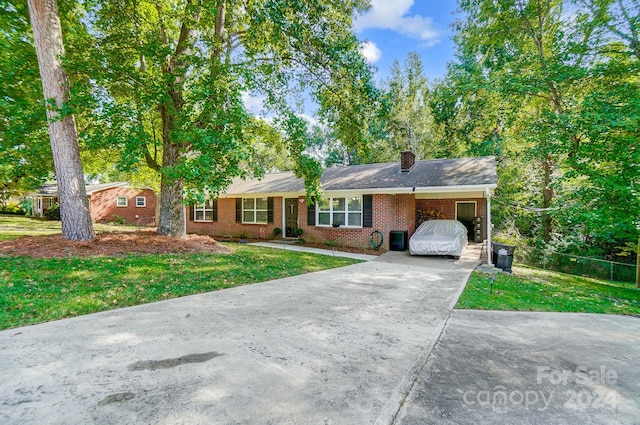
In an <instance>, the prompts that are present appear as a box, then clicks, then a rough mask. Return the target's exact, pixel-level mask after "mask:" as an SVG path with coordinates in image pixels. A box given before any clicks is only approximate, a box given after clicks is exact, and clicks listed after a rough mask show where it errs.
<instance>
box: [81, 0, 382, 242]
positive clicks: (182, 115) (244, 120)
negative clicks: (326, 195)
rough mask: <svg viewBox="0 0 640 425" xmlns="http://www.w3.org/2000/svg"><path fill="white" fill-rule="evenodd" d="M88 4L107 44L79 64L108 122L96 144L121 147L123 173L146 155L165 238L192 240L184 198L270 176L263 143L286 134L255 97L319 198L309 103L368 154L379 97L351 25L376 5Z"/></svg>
mask: <svg viewBox="0 0 640 425" xmlns="http://www.w3.org/2000/svg"><path fill="white" fill-rule="evenodd" d="M88 6H89V8H90V10H89V13H88V14H87V15H86V16H87V25H88V26H89V28H90V32H91V33H92V34H93V35H94V37H95V43H94V45H95V46H96V47H95V48H93V49H89V50H88V51H87V52H90V53H86V54H85V55H84V57H83V58H77V62H76V64H75V67H74V69H77V70H79V72H82V70H86V72H87V75H88V76H90V78H88V79H85V81H86V84H85V85H84V86H82V88H83V92H84V93H85V94H86V96H87V97H89V95H90V97H92V98H93V99H95V103H96V106H95V108H94V111H93V112H94V114H96V116H97V123H96V125H94V126H93V130H92V131H91V132H88V133H87V138H86V140H87V142H88V143H89V144H91V145H92V146H93V147H103V148H113V147H114V146H118V147H119V148H120V153H121V158H122V164H124V165H127V166H131V167H136V166H137V164H138V163H139V161H140V159H141V158H144V160H145V162H146V163H147V165H148V167H149V168H151V169H153V170H157V171H158V172H159V173H160V175H161V184H160V186H161V199H160V217H159V226H158V232H159V233H161V234H166V235H172V236H182V235H183V234H184V216H183V211H184V209H183V194H185V193H186V194H187V196H188V197H197V196H198V194H201V193H202V192H203V191H208V192H209V193H211V194H214V195H215V194H217V193H219V192H220V191H222V190H224V189H225V188H226V187H227V185H228V184H229V183H230V182H231V180H232V179H233V178H234V177H235V176H246V175H260V173H261V172H262V167H263V165H264V164H262V163H261V162H260V161H255V158H258V157H260V153H259V152H258V151H259V150H260V147H259V146H256V143H253V142H252V139H253V138H256V137H257V138H259V139H261V140H262V141H263V142H264V145H263V146H266V144H268V143H271V142H272V141H273V139H274V138H276V139H277V137H276V136H275V134H274V133H272V132H270V131H266V129H265V123H264V122H259V121H257V120H255V119H254V118H252V117H251V115H250V114H249V113H248V112H247V110H246V108H245V106H244V104H243V102H242V96H243V95H244V94H246V93H250V94H254V95H259V96H262V97H263V98H264V106H265V109H266V110H267V112H268V114H269V115H270V117H271V122H272V126H273V127H274V128H275V129H276V130H277V132H278V133H279V134H280V135H281V137H282V142H283V144H284V146H286V148H287V151H288V152H289V154H290V157H291V158H292V160H293V161H294V171H295V173H296V174H297V175H298V176H300V177H304V178H305V181H306V184H307V188H308V191H309V193H313V192H314V191H318V190H319V178H320V174H321V172H322V169H321V167H320V164H319V163H318V161H316V160H314V159H313V158H310V157H309V156H308V155H305V149H306V148H307V146H308V131H307V124H306V121H304V120H303V119H302V118H301V117H300V115H299V114H300V112H302V110H301V109H300V108H299V107H298V104H299V103H300V102H299V101H298V99H301V98H302V97H304V95H310V96H312V97H313V98H315V99H316V100H317V102H318V105H319V108H320V109H319V116H320V118H321V119H322V120H324V121H325V122H327V123H328V124H329V125H331V127H332V128H333V130H334V131H335V134H336V136H337V137H339V139H340V140H342V141H343V143H345V144H346V145H348V146H349V147H353V148H356V149H359V150H363V151H366V149H367V146H368V145H367V141H368V140H369V138H370V136H369V134H370V127H371V125H372V122H373V120H374V112H375V111H376V109H377V108H376V104H377V102H378V100H377V92H376V90H375V88H374V86H373V85H372V83H371V71H370V68H369V66H368V65H367V63H366V62H365V60H364V59H363V58H362V56H361V55H360V54H359V52H358V41H357V40H356V38H355V37H354V35H353V34H352V32H351V21H352V17H353V16H354V15H355V14H357V13H359V12H362V11H363V10H364V9H365V7H366V6H367V4H366V2H364V1H359V0H341V1H316V2H297V1H296V2H291V1H285V0H255V1H248V2H243V3H241V4H240V3H234V2H229V1H226V0H217V1H204V2H197V1H180V2H170V1H156V2H150V1H142V0H137V1H122V2H112V1H96V2H91V3H89V4H88ZM278 143H280V141H278ZM101 144H102V146H101ZM121 167H122V165H121Z"/></svg>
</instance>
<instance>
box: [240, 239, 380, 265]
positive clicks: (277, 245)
mask: <svg viewBox="0 0 640 425" xmlns="http://www.w3.org/2000/svg"><path fill="white" fill-rule="evenodd" d="M251 245H255V246H261V247H263V248H273V249H284V250H290V251H298V252H309V253H312V254H320V255H331V256H334V257H344V258H353V259H356V260H362V261H371V260H375V259H376V258H378V256H377V255H368V254H358V253H353V252H343V251H338V250H331V248H328V249H320V248H312V247H309V246H303V245H294V244H290V243H278V242H255V243H252V244H251Z"/></svg>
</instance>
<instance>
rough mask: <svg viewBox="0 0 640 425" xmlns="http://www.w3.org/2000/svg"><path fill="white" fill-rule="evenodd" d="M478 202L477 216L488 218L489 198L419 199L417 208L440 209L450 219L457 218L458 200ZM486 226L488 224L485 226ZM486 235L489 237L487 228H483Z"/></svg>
mask: <svg viewBox="0 0 640 425" xmlns="http://www.w3.org/2000/svg"><path fill="white" fill-rule="evenodd" d="M473 201H475V202H476V216H481V217H483V219H485V220H486V218H487V200H486V199H484V198H460V199H417V200H416V210H421V209H433V208H436V209H439V210H440V211H441V212H442V213H443V214H444V215H445V216H446V218H447V219H448V220H455V219H456V202H473ZM485 227H486V226H485ZM483 233H484V237H485V238H486V237H487V229H486V228H484V229H483Z"/></svg>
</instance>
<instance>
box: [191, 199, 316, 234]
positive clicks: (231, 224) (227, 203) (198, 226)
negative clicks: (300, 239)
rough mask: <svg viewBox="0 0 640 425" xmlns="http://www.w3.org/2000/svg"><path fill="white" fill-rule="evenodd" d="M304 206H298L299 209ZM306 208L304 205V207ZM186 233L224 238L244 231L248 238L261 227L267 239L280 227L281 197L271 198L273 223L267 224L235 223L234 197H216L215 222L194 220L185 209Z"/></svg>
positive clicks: (257, 232)
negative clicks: (216, 210) (186, 215)
mask: <svg viewBox="0 0 640 425" xmlns="http://www.w3.org/2000/svg"><path fill="white" fill-rule="evenodd" d="M303 207H304V206H301V207H300V210H302V209H303ZM305 208H306V207H305ZM187 214H188V215H189V217H187V233H198V234H203V235H211V236H216V237H225V238H231V237H234V238H238V237H240V235H242V234H243V233H246V234H247V236H248V237H249V238H252V239H257V238H259V237H260V230H261V229H262V230H263V232H264V235H265V236H266V238H267V239H271V238H273V229H275V228H276V227H279V228H280V229H282V197H274V198H273V223H269V224H242V223H236V200H235V198H221V199H218V220H217V221H215V222H194V221H193V215H192V214H191V209H190V208H188V209H187Z"/></svg>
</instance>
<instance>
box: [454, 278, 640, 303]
mask: <svg viewBox="0 0 640 425" xmlns="http://www.w3.org/2000/svg"><path fill="white" fill-rule="evenodd" d="M489 287H490V281H489V275H487V274H485V273H479V272H474V273H472V274H471V278H470V279H469V282H468V283H467V286H466V288H465V290H464V292H463V293H462V295H461V296H460V299H459V300H458V304H457V305H456V308H461V309H479V310H517V311H555V312H583V313H605V314H625V315H640V290H638V289H636V288H635V285H634V284H630V283H620V282H606V281H600V280H596V279H591V278H586V277H581V276H573V275H569V274H563V273H557V272H550V271H545V270H540V269H533V268H524V267H514V273H513V275H508V274H504V273H499V274H498V275H496V279H495V282H494V284H493V292H492V293H489Z"/></svg>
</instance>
